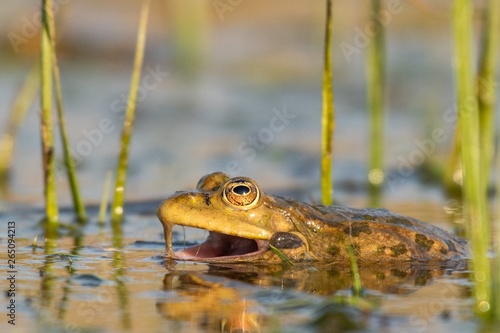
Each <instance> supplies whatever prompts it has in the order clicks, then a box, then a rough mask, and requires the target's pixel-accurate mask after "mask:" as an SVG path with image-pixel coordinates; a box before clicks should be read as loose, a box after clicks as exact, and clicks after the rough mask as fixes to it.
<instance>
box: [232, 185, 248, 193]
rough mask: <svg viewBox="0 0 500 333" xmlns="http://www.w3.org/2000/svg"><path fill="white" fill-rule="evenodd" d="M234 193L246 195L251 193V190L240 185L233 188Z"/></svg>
mask: <svg viewBox="0 0 500 333" xmlns="http://www.w3.org/2000/svg"><path fill="white" fill-rule="evenodd" d="M233 192H234V193H236V194H239V195H245V194H248V193H250V188H248V186H245V185H238V186H236V187H234V188H233Z"/></svg>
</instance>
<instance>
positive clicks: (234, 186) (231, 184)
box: [222, 177, 260, 209]
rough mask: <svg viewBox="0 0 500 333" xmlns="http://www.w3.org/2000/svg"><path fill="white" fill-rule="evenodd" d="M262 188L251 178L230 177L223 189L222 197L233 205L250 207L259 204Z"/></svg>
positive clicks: (243, 207) (241, 207)
mask: <svg viewBox="0 0 500 333" xmlns="http://www.w3.org/2000/svg"><path fill="white" fill-rule="evenodd" d="M259 198H260V189H259V187H258V186H257V184H255V182H253V181H252V180H251V179H249V178H245V177H237V178H233V179H230V180H229V181H228V182H227V183H226V185H225V186H224V189H223V191H222V199H223V200H224V202H226V203H228V204H229V205H231V206H235V207H236V208H240V209H250V208H253V207H255V206H256V205H257V203H258V202H259Z"/></svg>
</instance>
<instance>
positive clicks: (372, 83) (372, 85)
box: [367, 0, 385, 207]
mask: <svg viewBox="0 0 500 333" xmlns="http://www.w3.org/2000/svg"><path fill="white" fill-rule="evenodd" d="M382 9H383V8H382V3H381V0H372V2H371V12H372V13H374V17H373V24H374V26H375V27H376V30H375V34H374V36H373V39H372V40H371V41H370V43H369V44H368V57H367V68H368V70H367V83H368V85H367V92H368V114H369V119H370V161H369V163H370V165H369V173H368V184H369V191H370V192H369V194H370V206H373V207H378V206H380V201H381V198H380V195H381V190H382V185H383V183H384V168H383V154H384V151H383V139H384V138H383V126H384V123H383V120H384V94H385V76H384V72H385V52H384V44H385V32H384V26H383V25H382V24H381V22H380V21H379V14H381V12H382Z"/></svg>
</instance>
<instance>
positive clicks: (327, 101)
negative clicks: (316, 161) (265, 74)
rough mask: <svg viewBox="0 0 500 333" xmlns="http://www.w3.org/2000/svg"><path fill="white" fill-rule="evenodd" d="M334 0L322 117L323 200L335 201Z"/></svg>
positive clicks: (328, 29) (327, 40) (329, 20)
mask: <svg viewBox="0 0 500 333" xmlns="http://www.w3.org/2000/svg"><path fill="white" fill-rule="evenodd" d="M332 25H333V24H332V0H327V1H326V24H325V49H324V68H323V115H322V117H321V128H322V130H321V201H322V203H323V204H324V205H331V204H332V202H333V185H332V153H333V130H334V127H335V119H334V117H335V109H334V105H333V77H332V76H333V75H332Z"/></svg>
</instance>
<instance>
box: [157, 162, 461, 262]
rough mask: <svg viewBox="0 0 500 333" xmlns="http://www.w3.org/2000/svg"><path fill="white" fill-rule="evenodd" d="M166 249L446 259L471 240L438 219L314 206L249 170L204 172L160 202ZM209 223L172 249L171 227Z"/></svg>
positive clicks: (259, 258) (239, 255)
mask: <svg viewBox="0 0 500 333" xmlns="http://www.w3.org/2000/svg"><path fill="white" fill-rule="evenodd" d="M158 218H159V219H160V221H161V223H162V224H163V227H164V231H165V241H166V243H167V248H166V254H167V257H169V258H172V259H180V260H195V261H204V262H216V263H217V262H219V263H220V262H280V261H281V260H282V259H283V255H284V256H286V257H287V258H288V259H289V260H291V261H304V260H311V261H331V262H334V261H347V260H348V251H347V250H346V247H347V246H348V245H351V246H352V248H353V249H354V253H355V255H356V259H357V260H358V261H360V262H380V261H394V262H396V261H397V262H400V261H408V260H416V261H445V260H458V259H463V258H465V256H466V254H467V244H466V242H465V240H463V239H461V238H459V237H456V236H454V235H452V234H450V233H448V232H446V231H444V230H442V229H440V228H438V227H435V226H432V225H430V224H427V223H424V222H421V221H419V220H416V219H414V218H411V217H407V216H403V215H398V214H395V213H392V212H389V211H388V210H386V209H353V208H347V207H341V206H312V205H308V204H305V203H301V202H297V201H294V200H290V199H285V198H282V197H278V196H272V195H267V194H265V193H264V192H262V191H261V190H260V188H259V186H258V185H257V183H256V182H255V181H253V180H252V179H250V178H247V177H235V178H229V176H227V175H226V174H224V173H222V172H216V173H212V174H209V175H206V176H204V177H203V178H201V179H200V181H199V182H198V186H197V190H196V191H192V192H184V191H180V192H176V193H175V194H173V195H172V196H170V197H169V198H167V199H166V200H164V201H163V202H162V203H161V205H160V207H159V208H158ZM174 225H181V226H187V227H194V228H200V229H205V230H207V231H208V232H209V235H208V238H207V240H206V241H205V242H203V243H201V244H199V245H195V246H191V247H188V248H185V249H182V250H180V251H177V252H174V251H173V248H172V227H173V226H174Z"/></svg>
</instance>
